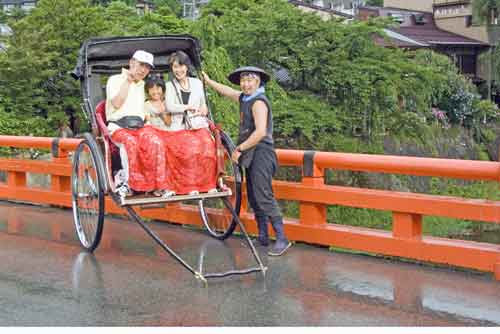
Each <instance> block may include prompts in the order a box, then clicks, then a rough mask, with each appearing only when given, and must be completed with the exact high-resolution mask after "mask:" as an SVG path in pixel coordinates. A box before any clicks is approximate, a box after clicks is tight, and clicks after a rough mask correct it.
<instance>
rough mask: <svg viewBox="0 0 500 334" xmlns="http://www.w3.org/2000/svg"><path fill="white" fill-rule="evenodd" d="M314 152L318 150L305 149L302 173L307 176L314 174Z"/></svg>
mask: <svg viewBox="0 0 500 334" xmlns="http://www.w3.org/2000/svg"><path fill="white" fill-rule="evenodd" d="M314 154H316V151H305V152H304V162H303V164H302V173H303V174H304V175H303V176H305V177H313V176H314Z"/></svg>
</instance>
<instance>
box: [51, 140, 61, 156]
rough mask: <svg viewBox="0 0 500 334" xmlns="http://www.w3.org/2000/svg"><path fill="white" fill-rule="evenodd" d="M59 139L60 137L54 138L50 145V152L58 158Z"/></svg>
mask: <svg viewBox="0 0 500 334" xmlns="http://www.w3.org/2000/svg"><path fill="white" fill-rule="evenodd" d="M59 141H60V138H54V139H53V140H52V144H51V146H50V152H51V153H52V156H53V157H54V158H59Z"/></svg>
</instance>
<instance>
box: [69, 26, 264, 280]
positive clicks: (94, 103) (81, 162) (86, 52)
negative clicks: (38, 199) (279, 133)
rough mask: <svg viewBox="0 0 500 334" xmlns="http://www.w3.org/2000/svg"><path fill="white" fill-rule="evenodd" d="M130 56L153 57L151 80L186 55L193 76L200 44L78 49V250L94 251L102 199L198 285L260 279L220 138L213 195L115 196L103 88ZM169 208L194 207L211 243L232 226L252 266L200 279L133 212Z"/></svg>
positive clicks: (177, 40) (178, 39) (180, 39)
mask: <svg viewBox="0 0 500 334" xmlns="http://www.w3.org/2000/svg"><path fill="white" fill-rule="evenodd" d="M136 50H145V51H148V52H150V53H152V54H153V55H154V56H155V67H154V69H152V71H151V72H152V73H151V74H156V75H158V74H160V75H163V74H165V73H167V72H168V71H169V68H168V57H169V55H170V54H171V53H173V52H175V51H178V50H182V51H184V52H186V53H187V54H188V56H189V57H190V58H191V61H192V64H193V66H194V69H195V71H196V72H197V74H198V75H199V74H200V73H201V55H200V53H201V47H200V43H199V41H198V40H197V39H196V38H194V37H192V36H189V35H164V36H150V37H106V38H91V39H89V40H87V41H85V42H84V43H83V44H82V46H81V48H80V51H79V55H78V60H77V65H76V67H75V69H74V71H73V72H72V73H71V75H72V76H73V77H74V78H75V79H77V80H79V81H80V90H81V95H82V98H83V101H82V109H83V112H84V115H85V117H86V119H87V121H88V122H89V126H90V129H91V132H89V133H84V134H82V135H81V136H80V137H81V138H82V141H81V143H80V144H79V146H78V147H77V149H76V151H75V153H74V156H73V167H72V177H71V189H72V207H73V220H74V224H75V228H76V233H77V236H78V239H79V241H80V243H81V246H82V247H83V248H84V249H85V250H87V251H88V252H93V251H94V250H95V249H96V248H97V247H98V245H99V242H100V240H101V236H102V233H103V226H104V212H105V207H104V205H105V200H104V199H105V196H106V195H109V196H110V197H111V198H112V199H113V201H114V202H115V203H116V204H117V205H118V206H119V207H122V208H124V209H125V210H126V211H127V213H128V214H129V215H130V217H132V219H133V220H134V221H136V222H137V223H138V224H139V225H140V226H141V227H142V228H143V229H144V230H145V231H146V233H147V234H148V235H150V236H151V237H152V238H153V240H154V241H155V242H156V243H158V245H160V247H161V248H163V249H164V250H165V251H166V252H167V253H168V254H170V255H171V256H172V257H173V258H174V259H175V260H177V261H178V262H179V263H180V264H181V265H182V266H183V267H184V268H186V269H187V270H189V271H190V272H191V273H193V274H194V275H195V277H197V278H198V279H200V280H202V281H204V282H206V279H207V278H213V277H224V276H229V275H242V274H248V273H253V272H262V274H264V275H265V272H266V269H267V268H266V267H265V266H264V265H263V263H262V260H261V259H260V257H259V254H258V252H257V251H256V249H255V247H254V245H253V243H252V241H251V239H250V238H249V236H248V233H247V232H246V230H245V227H244V225H243V224H242V223H241V221H240V219H239V213H240V207H241V183H242V173H241V170H240V167H239V166H238V165H237V164H235V163H233V162H232V161H231V159H230V157H231V153H232V151H233V150H234V149H235V145H234V144H233V142H232V141H231V139H230V137H229V136H228V135H227V134H226V133H225V132H223V131H220V132H219V133H220V139H221V143H222V146H223V150H224V167H225V171H224V174H222V175H223V176H221V177H220V178H219V179H218V180H217V186H218V187H217V191H216V192H209V193H199V194H194V195H175V196H171V197H168V198H162V197H156V196H152V195H148V194H139V195H133V196H124V195H123V194H121V193H120V192H119V191H118V189H117V185H116V184H115V179H114V176H115V174H116V173H117V172H118V171H119V170H120V168H121V164H120V161H121V158H122V157H121V156H120V151H119V150H118V149H117V148H116V145H115V144H114V143H113V141H112V140H111V137H110V134H109V132H108V129H107V126H106V113H105V103H104V101H105V83H106V79H107V78H108V77H109V76H110V75H113V74H117V73H120V72H121V69H122V68H124V67H127V66H128V61H129V59H130V58H131V55H132V54H133V53H134V51H136ZM151 74H150V75H151ZM207 104H208V103H207ZM209 119H211V120H213V118H212V113H211V112H209ZM171 202H183V203H186V202H187V203H191V204H193V203H194V205H196V206H197V208H198V210H199V214H200V218H201V221H202V222H203V225H204V226H205V227H206V229H207V231H208V233H209V235H211V236H212V237H214V238H216V239H219V240H225V239H226V238H228V237H229V236H230V235H231V234H233V232H234V230H235V228H236V227H237V226H238V227H239V229H240V231H241V234H242V236H243V239H244V240H245V242H246V243H247V244H248V246H249V248H250V250H251V252H252V254H253V257H254V259H255V261H256V263H257V266H256V267H250V268H247V269H241V270H231V271H227V272H219V273H201V272H199V271H196V270H195V269H193V267H191V266H190V265H189V264H188V263H187V262H186V261H184V259H182V258H181V257H180V256H179V255H178V254H177V253H176V252H175V251H174V250H173V249H171V248H170V247H169V246H168V245H166V244H165V243H164V242H163V240H161V239H160V238H159V237H158V236H157V234H155V233H154V231H153V230H151V228H150V227H149V226H147V224H146V223H145V221H144V220H143V219H141V217H140V216H139V214H138V213H137V212H136V210H135V209H134V207H140V208H141V209H147V208H148V207H154V208H158V206H161V205H163V206H164V207H165V210H168V205H165V204H166V203H171Z"/></svg>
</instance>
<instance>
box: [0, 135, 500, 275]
mask: <svg viewBox="0 0 500 334" xmlns="http://www.w3.org/2000/svg"><path fill="white" fill-rule="evenodd" d="M79 142H80V140H79V139H60V140H59V139H55V138H39V137H17V136H0V146H7V147H9V146H10V147H18V148H37V149H51V150H52V151H53V154H56V153H57V156H58V158H57V159H53V160H52V161H38V160H37V161H32V160H23V159H5V158H4V159H2V158H0V171H5V172H6V173H7V182H6V183H4V184H0V198H4V199H13V200H23V201H31V202H34V203H45V204H54V205H64V206H71V200H70V199H71V198H70V197H71V196H70V176H71V168H70V161H69V159H68V158H67V155H66V154H64V153H67V152H68V151H71V150H74V149H75V148H76V146H77V145H78V143H79ZM54 148H57V152H54ZM61 153H62V154H61ZM277 155H278V160H279V163H280V165H281V166H298V167H301V168H304V169H303V176H302V180H301V181H300V182H289V181H276V182H275V183H274V186H275V191H276V195H277V197H278V198H279V199H283V200H292V201H298V202H299V218H298V219H290V218H289V219H286V222H285V228H286V230H287V233H288V236H289V237H290V238H291V239H293V240H297V241H305V242H308V243H315V244H321V245H328V246H334V247H339V248H346V249H353V250H358V251H365V252H369V253H375V254H384V255H390V256H397V257H405V258H411V259H414V260H418V261H426V262H434V263H441V264H449V265H454V266H459V267H465V268H472V269H477V270H482V271H487V272H492V273H494V274H495V277H496V278H497V279H499V280H500V246H498V245H494V244H487V243H477V242H470V241H463V240H452V239H444V238H433V237H427V236H424V235H423V234H422V218H423V216H424V215H438V216H445V217H453V218H460V219H469V220H479V221H485V222H491V223H500V201H492V200H486V199H474V200H471V199H464V198H460V197H452V196H436V195H428V194H415V193H408V192H405V193H403V192H395V191H389V190H375V189H362V188H355V187H341V186H331V185H327V184H325V182H324V177H323V175H324V170H325V169H335V170H350V171H365V172H380V173H393V174H406V175H416V176H435V177H446V178H459V179H465V180H485V181H495V182H499V181H500V162H488V161H471V160H455V159H438V158H418V157H405V156H388V155H375V154H350V153H330V152H305V151H299V150H283V149H279V150H277ZM27 172H35V173H37V172H38V173H50V174H51V180H52V183H51V187H50V189H40V188H30V187H28V186H27V183H26V173H27ZM329 205H345V206H350V207H357V208H370V209H376V210H385V211H391V212H392V231H381V230H374V229H366V228H359V227H351V226H344V225H336V224H329V223H327V207H328V206H329ZM106 206H107V211H108V212H111V213H123V211H121V209H120V208H118V207H116V206H115V205H114V204H113V202H112V201H111V200H109V198H108V199H107V204H106ZM246 207H247V203H246V200H245V199H244V203H243V208H246ZM141 215H143V216H145V217H148V218H152V219H158V220H165V221H173V222H177V223H187V224H201V223H200V220H199V215H198V212H197V209H196V208H194V207H191V206H185V205H177V206H172V207H169V208H168V210H165V209H148V210H144V211H143V212H141ZM241 217H242V220H243V222H244V223H245V225H246V226H247V228H248V230H249V231H250V232H252V233H255V232H256V230H257V229H256V226H255V222H254V220H253V218H254V217H253V215H252V214H250V213H248V212H245V211H243V212H242V215H241Z"/></svg>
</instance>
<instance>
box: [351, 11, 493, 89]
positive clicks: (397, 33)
mask: <svg viewBox="0 0 500 334" xmlns="http://www.w3.org/2000/svg"><path fill="white" fill-rule="evenodd" d="M375 16H377V17H391V18H393V19H394V20H395V21H396V22H398V23H399V26H398V27H396V28H390V29H386V30H385V31H386V33H387V37H388V39H384V38H382V37H380V38H377V39H376V42H377V43H379V44H381V45H384V46H387V47H399V48H405V49H420V48H428V49H432V50H434V51H436V52H439V53H442V54H446V55H448V56H449V57H450V58H451V59H453V61H454V62H455V64H456V66H457V67H458V69H459V70H460V72H461V73H463V74H464V75H466V76H468V77H470V78H471V79H472V80H473V82H475V83H480V82H482V81H484V76H481V71H480V70H479V67H478V57H479V55H480V54H481V53H482V52H484V51H485V50H487V49H488V47H489V44H488V43H485V42H483V41H480V40H476V39H472V38H469V37H465V36H462V35H460V34H456V33H453V32H450V31H446V30H443V29H441V28H439V27H438V26H437V25H436V22H435V20H434V17H433V14H432V13H431V12H425V11H416V10H407V9H400V8H389V7H383V8H380V7H361V8H360V9H359V14H358V18H359V19H361V20H366V19H368V18H369V17H375Z"/></svg>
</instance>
